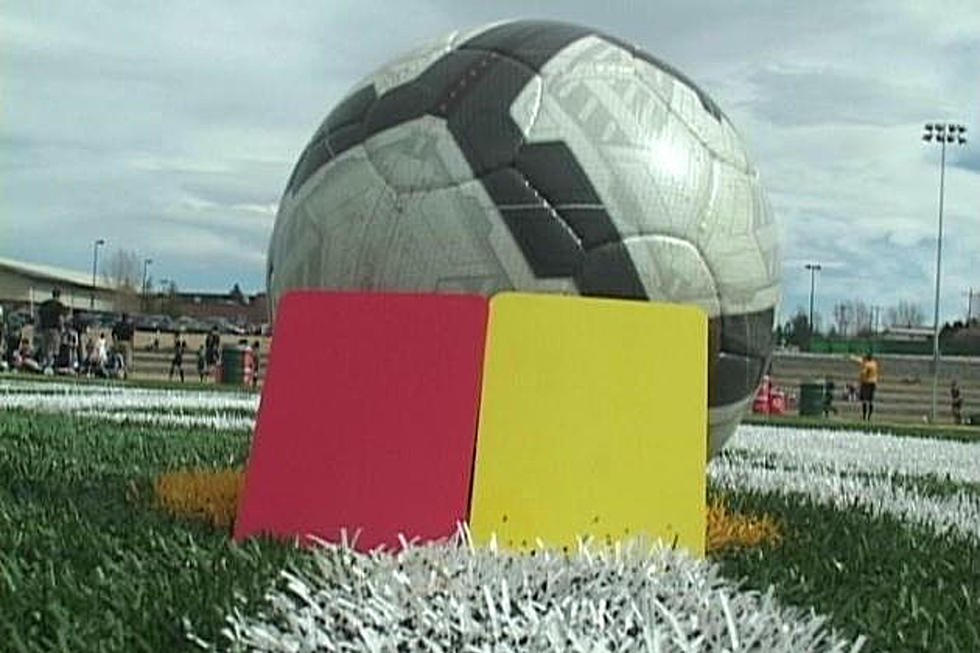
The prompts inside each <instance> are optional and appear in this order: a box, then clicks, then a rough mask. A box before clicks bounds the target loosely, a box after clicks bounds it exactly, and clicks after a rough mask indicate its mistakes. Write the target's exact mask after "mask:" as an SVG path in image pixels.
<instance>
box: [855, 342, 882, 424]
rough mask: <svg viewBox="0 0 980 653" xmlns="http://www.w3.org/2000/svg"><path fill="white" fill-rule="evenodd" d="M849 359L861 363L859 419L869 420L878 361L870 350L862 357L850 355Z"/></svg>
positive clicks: (876, 379)
mask: <svg viewBox="0 0 980 653" xmlns="http://www.w3.org/2000/svg"><path fill="white" fill-rule="evenodd" d="M851 360H853V361H855V362H857V363H860V364H861V372H860V374H859V375H858V381H859V382H860V390H859V391H858V396H859V397H860V398H861V420H862V421H871V414H872V413H873V412H874V410H875V389H876V388H877V387H878V361H876V360H875V358H874V356H872V355H871V352H868V353H867V354H865V355H864V356H862V357H860V358H859V357H857V356H851Z"/></svg>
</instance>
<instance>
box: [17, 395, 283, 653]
mask: <svg viewBox="0 0 980 653" xmlns="http://www.w3.org/2000/svg"><path fill="white" fill-rule="evenodd" d="M247 447H248V436H247V435H246V434H240V433H239V434H233V433H222V432H215V431H211V430H207V431H205V430H193V429H165V428H145V427H136V426H117V425H107V424H105V423H103V422H94V421H91V420H80V419H75V418H72V417H68V416H60V415H38V414H28V413H20V412H7V413H3V414H2V415H0V649H2V650H11V651H54V650H63V651H90V650H92V651H94V650H105V651H110V650H112V651H174V650H183V649H189V648H190V646H189V644H188V642H187V641H186V639H185V633H184V629H183V626H182V619H183V618H185V617H187V618H189V619H190V621H191V622H192V624H193V626H194V629H195V632H196V633H197V634H198V635H200V636H202V637H204V638H206V639H210V640H212V641H215V640H218V639H219V631H220V628H221V627H222V625H223V623H224V617H225V615H226V614H228V613H229V612H230V611H231V609H232V608H233V606H234V605H236V604H235V601H236V599H235V597H236V596H241V597H244V598H245V599H250V600H256V599H259V598H260V597H261V596H262V595H263V593H264V592H265V591H266V589H267V588H268V587H269V585H270V583H272V582H273V580H274V578H275V577H276V575H277V574H278V572H279V570H280V569H281V568H282V566H283V565H284V564H285V563H286V562H287V561H289V560H295V559H297V558H298V556H299V554H298V551H296V550H295V549H294V548H293V547H291V546H287V545H284V544H280V543H277V542H272V541H266V540H250V541H248V542H246V543H245V544H243V545H241V546H240V545H237V544H234V543H232V542H231V540H230V538H229V537H228V533H226V532H218V531H216V530H214V529H213V528H211V527H209V526H207V525H205V524H204V523H200V522H194V521H180V520H176V519H172V518H170V517H168V516H166V515H164V514H162V513H161V512H159V511H157V510H155V509H154V508H153V507H152V506H151V505H150V492H149V482H150V479H152V478H153V476H154V475H155V474H157V473H159V472H161V471H163V470H166V469H174V468H185V467H225V466H228V465H234V464H241V463H242V462H243V461H244V459H245V455H246V453H247Z"/></svg>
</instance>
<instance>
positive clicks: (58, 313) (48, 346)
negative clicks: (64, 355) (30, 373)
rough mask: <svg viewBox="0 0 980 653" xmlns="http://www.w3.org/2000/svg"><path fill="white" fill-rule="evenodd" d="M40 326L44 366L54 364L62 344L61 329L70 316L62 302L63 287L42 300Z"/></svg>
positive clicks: (39, 312) (40, 361)
mask: <svg viewBox="0 0 980 653" xmlns="http://www.w3.org/2000/svg"><path fill="white" fill-rule="evenodd" d="M37 314H38V327H39V328H40V336H41V338H40V340H41V342H40V343H39V344H40V350H41V354H40V359H41V360H39V361H38V363H39V364H40V365H41V367H42V368H48V367H51V366H52V365H54V361H55V357H56V356H57V355H58V346H59V345H60V344H61V329H62V327H64V325H65V319H66V317H67V316H68V307H67V306H65V305H64V304H62V303H61V289H60V288H55V289H53V290H52V291H51V299H47V300H45V301H43V302H41V304H40V306H38V308H37Z"/></svg>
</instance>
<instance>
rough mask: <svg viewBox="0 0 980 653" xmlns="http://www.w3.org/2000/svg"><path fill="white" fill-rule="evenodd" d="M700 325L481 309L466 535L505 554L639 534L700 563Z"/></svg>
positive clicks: (656, 308) (527, 308)
mask: <svg viewBox="0 0 980 653" xmlns="http://www.w3.org/2000/svg"><path fill="white" fill-rule="evenodd" d="M707 341H708V335H707V318H706V316H705V314H704V313H703V312H702V311H701V310H700V309H698V308H696V307H693V306H682V305H677V304H661V303H652V302H646V301H634V300H617V299H595V298H586V297H573V296H561V295H542V294H526V293H501V294H498V295H496V296H494V297H493V298H492V299H491V301H490V319H489V325H488V329H487V347H486V352H485V361H484V367H483V394H482V400H481V404H480V425H479V431H478V434H477V447H476V461H475V465H474V476H473V495H472V502H471V504H470V520H469V521H470V529H471V532H472V535H473V539H474V541H475V542H477V543H485V542H487V541H488V540H489V539H490V537H491V535H492V534H494V533H496V536H497V541H498V543H499V544H500V545H501V546H502V547H505V548H511V549H518V550H527V549H531V548H534V547H535V546H536V542H537V540H539V539H540V540H541V541H542V542H544V543H545V545H547V546H549V547H555V548H563V547H568V549H569V550H573V549H574V547H575V545H576V543H577V540H578V538H579V537H587V536H592V538H593V539H594V541H596V542H598V543H602V542H614V541H618V540H623V539H627V538H631V537H634V536H639V535H643V536H646V537H647V538H649V539H657V538H660V539H663V540H664V541H665V542H667V543H674V542H676V543H677V544H678V546H682V547H685V548H687V549H688V550H689V551H690V552H691V553H693V554H695V555H699V556H700V555H704V538H705V460H706V446H707V444H706V440H707V403H708V402H707Z"/></svg>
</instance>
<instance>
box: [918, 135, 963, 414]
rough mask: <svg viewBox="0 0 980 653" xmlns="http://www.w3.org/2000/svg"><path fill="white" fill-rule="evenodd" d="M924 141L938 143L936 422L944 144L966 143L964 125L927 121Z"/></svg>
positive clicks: (934, 338)
mask: <svg viewBox="0 0 980 653" xmlns="http://www.w3.org/2000/svg"><path fill="white" fill-rule="evenodd" d="M922 140H923V141H925V142H926V143H933V142H934V143H935V144H936V145H939V146H940V148H941V150H942V154H941V155H940V158H939V229H938V232H937V235H936V301H935V309H934V313H933V318H932V331H933V333H932V413H931V416H930V420H929V421H930V422H931V423H933V424H935V423H936V396H937V394H938V391H939V288H940V286H939V282H940V277H941V276H942V268H943V195H944V191H945V185H946V184H945V182H946V144H947V143H949V144H950V145H951V146H952V145H960V146H963V145H966V127H965V126H964V125H960V124H955V123H942V122H937V123H927V124H926V126H925V131H924V132H923V134H922Z"/></svg>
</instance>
